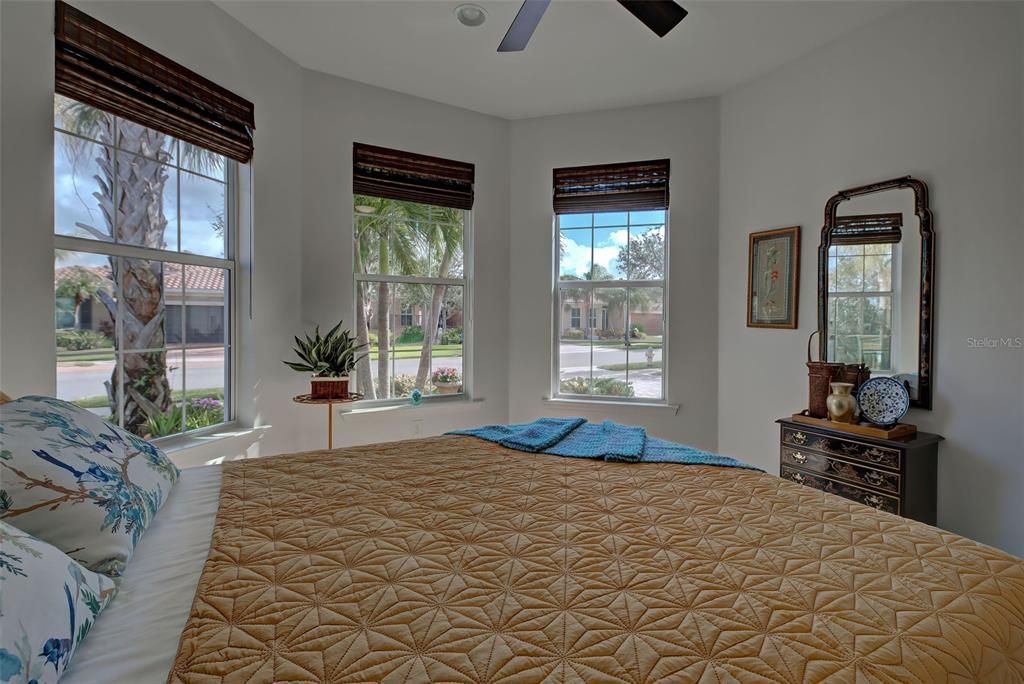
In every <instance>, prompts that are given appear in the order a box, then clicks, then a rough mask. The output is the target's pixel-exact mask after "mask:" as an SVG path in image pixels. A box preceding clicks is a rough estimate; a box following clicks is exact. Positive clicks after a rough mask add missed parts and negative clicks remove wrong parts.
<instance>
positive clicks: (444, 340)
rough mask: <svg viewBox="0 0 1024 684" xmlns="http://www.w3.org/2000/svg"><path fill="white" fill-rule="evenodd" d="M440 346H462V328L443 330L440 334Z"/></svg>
mask: <svg viewBox="0 0 1024 684" xmlns="http://www.w3.org/2000/svg"><path fill="white" fill-rule="evenodd" d="M441 344H462V328H445V330H443V331H442V332H441Z"/></svg>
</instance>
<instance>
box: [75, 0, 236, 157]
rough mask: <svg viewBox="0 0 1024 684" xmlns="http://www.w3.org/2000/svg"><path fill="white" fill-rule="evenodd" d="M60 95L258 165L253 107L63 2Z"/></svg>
mask: <svg viewBox="0 0 1024 684" xmlns="http://www.w3.org/2000/svg"><path fill="white" fill-rule="evenodd" d="M56 6H57V27H56V90H57V92H58V93H59V94H61V95H65V96H67V97H70V98H72V99H75V100H78V101H79V102H83V103H85V104H88V105H92V106H93V107H98V108H99V109H102V110H104V111H107V112H110V113H111V114H115V115H117V116H123V117H124V118H126V119H131V120H132V121H134V122H136V123H140V124H142V125H144V126H148V127H149V128H152V129H154V130H157V131H160V132H161V133H166V134H167V135H172V136H174V137H175V138H179V139H181V140H184V141H185V142H188V143H191V144H193V145H197V146H199V147H203V148H206V149H208V150H212V151H213V152H217V153H219V154H223V155H225V156H227V157H230V158H231V159H235V160H236V161H239V162H243V163H245V162H248V161H249V160H250V159H252V152H253V139H252V133H253V130H254V128H255V123H254V114H253V105H252V103H251V102H249V101H247V100H245V99H243V98H241V97H239V96H238V95H235V94H234V93H232V92H230V91H228V90H226V89H224V88H221V87H220V86H218V85H217V84H216V83H213V82H212V81H209V80H207V79H205V78H203V77H202V76H200V75H199V74H197V73H195V72H193V71H190V70H189V69H186V68H185V67H183V66H181V65H180V64H178V63H177V62H173V61H171V60H169V59H167V58H166V57H164V56H163V55H160V54H159V53H157V52H154V51H153V50H150V49H149V48H147V47H146V46H145V45H142V44H141V43H139V42H137V41H134V40H132V39H131V38H129V37H128V36H126V35H124V34H123V33H120V32H118V31H115V30H114V29H112V28H111V27H109V26H107V25H106V24H104V23H102V22H100V21H97V20H96V19H93V18H92V17H90V16H89V15H87V14H85V13H83V12H81V11H79V10H77V9H75V8H74V7H71V6H70V5H67V4H65V3H63V2H61V1H60V0H58V1H57V3H56Z"/></svg>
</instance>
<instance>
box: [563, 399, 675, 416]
mask: <svg viewBox="0 0 1024 684" xmlns="http://www.w3.org/2000/svg"><path fill="white" fill-rule="evenodd" d="M543 399H544V402H545V403H546V404H550V405H551V406H564V407H566V408H568V407H570V406H585V407H587V408H591V409H594V408H600V407H602V406H607V407H614V408H616V409H621V408H635V409H644V410H651V409H654V410H659V411H671V412H672V413H673V415H679V408H680V405H679V404H669V403H668V402H664V401H615V400H613V399H570V398H568V397H543Z"/></svg>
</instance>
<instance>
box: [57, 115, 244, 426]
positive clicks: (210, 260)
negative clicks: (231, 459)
mask: <svg viewBox="0 0 1024 684" xmlns="http://www.w3.org/2000/svg"><path fill="white" fill-rule="evenodd" d="M55 97H56V95H55ZM90 106H91V105H90ZM97 109H98V108H97ZM101 111H103V110H101ZM107 114H108V115H109V116H112V117H115V118H118V119H124V118H126V117H121V116H117V115H115V114H111V113H110V112H107ZM133 123H136V122H133ZM50 130H51V133H52V135H53V141H54V146H56V144H57V138H58V133H59V134H61V135H68V136H72V137H76V138H79V139H80V140H83V141H86V142H89V143H95V144H97V145H102V144H103V143H100V142H99V141H98V140H93V139H92V138H89V137H86V136H83V135H80V134H78V133H74V132H72V131H67V130H65V129H63V128H60V127H59V126H57V125H56V124H52V125H51V127H50ZM169 137H171V138H174V139H175V140H176V141H178V143H179V145H180V144H181V143H182V140H181V139H180V138H177V137H176V136H173V135H171V136H169ZM108 147H112V149H113V150H114V152H115V154H114V159H115V164H116V160H117V158H118V157H119V156H120V155H119V154H117V153H120V152H124V153H126V154H134V153H132V152H131V151H129V150H125V149H124V148H122V147H119V146H118V144H117V143H116V142H115V144H114V145H112V146H108ZM215 154H219V153H215ZM221 156H223V157H224V165H225V166H224V222H225V230H224V257H211V256H205V255H201V254H192V253H189V252H184V251H181V227H180V221H179V225H178V235H177V249H176V250H170V249H156V248H152V247H142V246H139V245H131V244H125V243H120V242H115V241H114V236H111V239H110V240H109V241H108V240H100V239H98V238H85V237H78V236H74V235H64V234H60V233H58V232H56V230H57V225H56V217H54V220H53V228H52V231H53V232H52V235H53V239H54V242H53V253H54V255H56V253H57V252H59V251H68V252H84V253H88V254H95V255H98V256H106V257H120V258H129V259H143V260H148V261H157V262H160V263H162V264H169V263H172V264H177V265H179V266H181V267H182V274H183V275H182V277H183V278H184V267H186V266H201V267H207V268H217V269H223V270H225V271H226V279H225V284H224V286H225V288H227V294H226V296H225V304H226V306H227V307H228V309H229V310H228V312H227V316H226V319H227V322H226V325H225V331H224V333H225V338H226V339H225V341H224V345H223V346H224V348H225V352H226V354H227V359H226V362H225V373H226V374H227V377H226V378H225V380H224V419H223V420H222V421H221V422H219V423H216V424H214V425H207V426H204V427H201V428H196V429H193V430H182V431H180V432H175V433H173V434H169V435H164V436H161V437H154V438H152V439H150V440H149V441H150V442H153V443H154V444H157V445H161V444H165V445H166V444H168V443H173V442H176V441H179V440H181V439H182V438H186V439H187V438H190V437H197V436H201V435H203V434H208V433H213V432H219V431H222V430H224V429H225V428H226V427H228V426H230V425H232V424H234V423H235V422H236V420H237V418H236V407H235V397H236V396H238V395H237V388H238V357H239V354H238V353H237V347H238V331H239V323H238V311H239V305H240V299H239V297H240V291H241V288H240V286H239V265H238V245H239V217H240V216H241V207H240V206H239V204H238V203H239V201H240V193H239V181H240V177H241V171H240V163H239V162H237V161H235V160H234V159H231V158H230V157H226V156H224V155H221ZM179 163H180V162H176V163H175V164H171V165H170V166H172V168H175V169H176V170H178V171H179V172H181V173H195V172H193V171H191V170H189V169H185V168H182V167H181V166H179ZM196 175H199V176H200V177H203V178H210V177H209V176H205V175H203V174H196ZM213 180H216V179H213ZM176 194H177V196H178V200H179V201H180V197H181V189H180V185H178V187H177V189H176ZM179 211H180V207H179ZM51 266H52V262H51ZM186 307H187V303H186V302H185V300H184V299H183V300H182V304H181V308H182V315H181V320H182V339H181V341H180V343H178V346H180V348H181V350H182V355H181V376H182V383H183V385H182V386H183V388H184V390H185V391H186V392H187V391H188V386H187V385H185V384H184V382H185V380H184V379H185V374H186V372H187V363H188V360H187V359H188V354H187V348H186V346H185V340H186V339H187V337H186V332H185V326H186V325H187V314H186V311H187V308H186ZM122 326H123V317H122V316H119V317H118V320H117V321H116V327H115V332H114V335H115V338H117V339H119V338H120V337H121V336H122ZM54 329H55V330H56V315H55V316H54ZM165 335H166V333H165ZM211 346H213V345H211ZM169 349H170V347H169V345H168V343H167V340H166V339H165V340H164V347H163V351H168V350H169ZM145 351H146V350H130V351H125V350H124V349H122V348H121V347H120V346H118V347H117V349H116V350H115V352H114V353H115V358H118V357H121V358H122V359H123V355H124V354H126V353H142V352H145ZM151 351H155V350H151ZM57 363H58V359H57V355H56V345H55V346H54V365H53V368H54V378H55V380H56V378H57V374H58V372H59V368H58V366H57ZM117 368H118V369H119V374H120V377H119V379H118V382H119V383H120V384H121V385H122V386H123V384H124V364H123V363H118V365H117ZM116 418H117V420H116V424H117V425H119V426H120V425H122V424H123V422H124V405H123V403H122V405H121V406H119V407H118V415H117V416H116ZM183 420H184V416H183ZM182 427H185V426H184V425H183V426H182Z"/></svg>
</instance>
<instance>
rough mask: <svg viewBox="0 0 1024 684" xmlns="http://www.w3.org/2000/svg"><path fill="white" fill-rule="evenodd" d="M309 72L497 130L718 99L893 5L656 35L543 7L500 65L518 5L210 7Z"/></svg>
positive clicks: (836, 8) (358, 1)
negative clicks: (461, 15) (483, 15)
mask: <svg viewBox="0 0 1024 684" xmlns="http://www.w3.org/2000/svg"><path fill="white" fill-rule="evenodd" d="M215 1H216V2H217V4H218V5H220V7H222V8H223V9H224V10H225V11H226V12H227V13H228V14H230V15H231V16H233V17H234V18H235V19H237V20H238V21H239V22H241V23H242V24H244V25H245V26H247V27H248V28H249V29H250V30H252V31H253V32H255V33H256V34H257V35H259V36H260V37H262V38H263V39H264V40H266V41H267V42H268V43H270V44H271V45H273V46H274V47H276V48H277V49H279V50H280V51H281V52H283V53H284V54H285V55H287V56H288V57H289V58H291V59H292V60H294V61H295V62H297V63H298V64H300V65H302V66H303V67H305V68H307V69H314V70H317V71H323V72H326V73H329V74H335V75H337V76H343V77H345V78H349V79H352V80H355V81H361V82H363V83H370V84H373V85H376V86H380V87H383V88H389V89H391V90H397V91H400V92H403V93H408V94H411V95H418V96H420V97H424V98H428V99H431V100H436V101H439V102H444V103H447V104H450V105H455V106H458V107H465V108H467V109H471V110H474V111H477V112H482V113H485V114H492V115H495V116H499V117H503V118H506V119H518V118H525V117H533V116H543V115H548V114H562V113H568V112H579V111H590V110H598V109H610V108H614V107H623V106H630V105H638V104H650V103H655V102H669V101H673V100H680V99H687V98H693V97H704V96H713V95H720V94H722V93H724V92H726V91H728V90H729V89H731V88H733V87H735V86H737V85H739V84H741V83H743V82H745V81H748V80H750V79H752V78H754V77H756V76H759V75H761V74H764V73H767V72H769V71H771V70H773V69H775V68H777V67H779V66H780V65H782V64H784V63H785V62H787V61H790V60H792V59H794V58H795V57H798V56H800V55H803V54H806V53H807V52H809V51H811V50H813V49H815V48H817V47H819V46H821V45H824V44H826V43H828V42H829V41H831V40H833V39H835V38H837V37H838V36H840V35H842V34H844V33H847V32H849V31H852V30H853V29H855V28H857V27H859V26H862V25H864V24H867V23H869V22H871V21H873V20H875V19H877V18H878V17H880V16H882V15H883V14H885V13H887V12H890V11H892V9H893V8H894V4H893V3H879V2H866V1H861V0H855V1H849V0H848V1H845V2H843V1H826V2H802V1H792V0H790V1H784V2H775V1H773V0H755V1H739V0H714V1H712V2H690V1H688V0H681V4H682V5H683V6H684V7H686V9H688V10H689V11H690V15H689V16H688V17H687V18H686V19H685V20H683V22H682V23H681V24H680V25H679V26H678V27H677V28H676V29H675V30H674V31H672V33H670V34H669V35H668V36H666V37H665V38H661V39H659V38H657V37H655V36H654V34H653V33H651V32H650V31H649V30H648V29H647V28H646V27H644V25H643V24H641V23H640V22H639V21H637V20H636V19H635V18H633V17H632V16H631V15H630V14H629V13H628V12H626V11H625V10H624V9H623V8H622V7H621V6H619V4H618V3H616V2H611V1H610V0H554V2H552V3H551V6H550V7H549V8H548V11H547V13H546V14H545V15H544V19H543V20H542V21H541V23H540V26H539V27H538V28H537V31H536V33H534V35H533V39H532V40H531V41H530V44H529V46H528V47H527V49H526V51H525V52H519V53H503V54H498V53H497V51H496V49H497V47H498V43H499V42H501V38H502V36H503V35H504V33H505V30H506V29H507V28H508V26H509V24H510V23H511V22H512V19H513V18H514V17H515V15H516V12H517V11H518V9H519V6H520V4H521V3H520V2H519V1H518V0H475V2H476V4H479V5H480V6H482V7H484V8H485V10H486V11H487V21H486V22H485V23H484V25H483V26H480V27H477V28H467V27H465V26H462V25H461V24H459V23H458V21H457V20H456V19H455V16H454V13H453V11H454V9H455V7H456V6H457V5H458V4H460V3H459V2H451V1H446V0H334V1H325V0H215Z"/></svg>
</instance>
